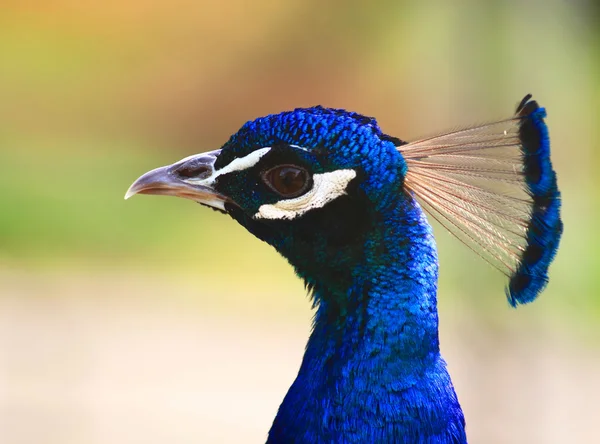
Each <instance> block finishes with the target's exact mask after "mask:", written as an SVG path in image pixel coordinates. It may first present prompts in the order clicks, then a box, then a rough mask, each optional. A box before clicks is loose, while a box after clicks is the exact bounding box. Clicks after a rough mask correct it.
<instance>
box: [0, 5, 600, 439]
mask: <svg viewBox="0 0 600 444" xmlns="http://www.w3.org/2000/svg"><path fill="white" fill-rule="evenodd" d="M593 4H594V3H593V2H591V1H590V2H587V3H586V2H585V1H579V2H571V1H563V0H545V1H542V0H537V1H527V2H525V1H516V0H514V1H509V0H506V1H486V2H481V1H478V0H462V1H443V0H437V1H421V2H409V1H391V0H389V1H385V0H380V1H362V2H361V1H357V0H352V1H341V0H336V1H319V0H293V1H292V0H289V1H275V0H272V1H265V0H262V1H257V0H255V1H242V0H229V1H217V0H204V1H191V0H154V1H150V0H148V1H142V0H130V1H122V0H121V1H117V0H110V1H104V2H95V3H91V2H81V1H78V0H46V1H43V0H39V1H35V0H3V1H2V3H1V5H0V442H1V443H10V444H13V443H15V444H16V443H19V444H20V443H48V444H51V443H52V444H53V443H56V444H67V443H86V444H93V443H111V444H116V443H165V442H168V443H188V442H189V443H191V442H194V443H199V442H202V443H205V442H206V443H237V442H240V443H245V442H248V443H251V442H256V443H258V442H264V439H265V437H266V433H267V431H268V429H269V427H270V424H271V421H272V419H273V418H274V416H275V413H276V410H277V407H278V405H279V403H280V402H281V400H282V399H283V396H284V394H285V392H286V391H287V388H288V386H289V385H290V384H291V382H292V381H293V379H294V376H295V374H296V371H297V369H298V366H299V363H300V359H301V356H302V351H303V347H304V344H305V341H306V338H307V335H308V331H309V326H310V316H311V313H310V309H309V302H308V301H307V298H306V296H305V293H304V290H303V286H302V283H301V282H300V281H299V280H298V279H296V278H295V277H294V275H293V272H292V270H291V269H290V268H289V267H288V265H287V264H286V263H285V261H284V260H283V259H281V258H280V257H279V256H278V255H277V254H276V253H275V252H274V251H272V250H271V249H270V248H269V247H268V246H266V245H264V244H261V243H260V242H259V241H257V240H256V239H254V238H253V237H252V236H251V235H249V234H248V233H246V232H245V231H244V230H243V229H242V228H240V227H239V226H237V225H236V224H235V223H234V222H233V221H231V220H229V219H228V218H226V217H224V216H221V215H219V214H216V213H214V212H211V211H209V210H207V209H205V208H201V207H199V206H198V205H194V204H192V203H190V202H189V201H183V200H178V199H164V198H154V197H145V196H144V197H136V198H134V199H132V200H131V201H127V202H125V201H124V200H123V195H124V193H125V191H126V189H127V187H128V186H129V185H130V184H131V182H132V181H133V180H134V179H135V178H137V177H138V176H139V175H140V174H141V173H143V172H145V171H147V170H149V169H151V168H154V167H156V166H160V165H163V164H167V163H172V162H173V161H175V160H178V159H180V158H181V157H184V156H186V155H189V154H193V153H198V152H201V151H206V150H212V149H215V148H218V147H220V145H221V144H222V143H223V142H225V141H226V140H227V138H228V137H229V135H230V134H231V133H233V132H235V131H236V130H237V129H238V128H239V127H240V126H241V125H242V124H243V123H244V122H245V121H246V120H249V119H252V118H255V117H258V116H261V115H264V114H267V113H273V112H279V111H283V110H288V109H291V108H295V107H301V106H311V105H316V104H322V105H324V106H330V107H341V108H347V109H350V110H355V111H359V112H361V113H363V114H367V115H373V116H376V117H377V118H378V120H379V123H380V124H381V126H382V128H383V129H384V131H385V132H387V133H389V134H393V135H396V136H398V137H400V138H402V139H405V140H411V139H414V138H416V137H419V136H423V135H429V134H433V133H436V132H439V131H442V130H445V129H449V128H452V127H455V126H461V125H465V124H471V123H476V122H482V121H487V120H490V119H496V118H502V117H505V116H508V115H510V113H512V111H513V110H514V106H515V105H516V103H517V102H518V101H519V100H520V99H521V98H522V97H523V96H524V95H525V94H526V93H529V92H531V93H533V95H534V98H535V99H537V100H538V101H539V103H540V104H541V105H542V106H545V107H546V108H547V110H548V119H547V122H548V124H549V127H550V133H551V139H552V149H553V160H554V165H555V167H556V169H557V171H558V175H559V185H560V188H561V191H562V193H563V201H564V210H563V215H564V221H565V234H564V237H563V241H562V244H561V249H560V250H559V254H558V256H557V259H556V262H555V263H554V265H553V266H552V267H551V281H550V285H549V286H548V289H547V290H546V291H545V292H544V293H543V294H542V296H541V297H540V299H539V300H538V301H536V302H535V303H534V304H532V305H531V306H527V307H522V308H519V309H518V310H512V309H510V308H509V307H508V304H507V303H506V300H505V298H504V294H503V288H502V287H503V285H504V281H503V280H502V277H501V276H500V275H499V274H498V273H496V272H495V271H494V270H492V269H490V267H488V266H487V265H486V264H485V263H483V262H482V261H480V260H479V259H478V258H477V257H476V256H475V255H473V254H472V253H470V251H468V250H467V249H466V248H464V247H463V246H462V245H460V243H459V242H458V241H456V240H454V239H452V238H451V237H450V235H448V234H447V233H445V232H444V230H441V229H439V227H437V226H436V234H437V238H438V244H439V249H440V262H441V282H440V289H439V304H440V319H441V343H442V349H443V353H444V355H445V357H446V359H447V361H448V363H449V367H450V370H451V373H452V376H453V378H454V381H455V385H456V388H457V392H458V395H459V399H460V401H461V403H462V405H463V408H464V410H465V415H466V418H467V427H468V428H467V431H468V435H469V437H470V441H471V442H473V443H524V444H531V443H565V442H569V443H588V442H594V441H595V440H596V439H599V438H598V432H597V420H598V417H600V401H599V399H600V382H599V378H598V375H599V374H600V328H599V327H598V325H599V322H600V273H599V268H600V260H599V259H598V258H599V255H598V251H597V250H598V248H600V235H599V230H598V229H597V221H598V220H599V216H600V212H599V210H598V197H599V195H600V179H598V174H597V171H598V168H599V167H600V155H599V153H600V146H599V145H600V143H599V142H598V141H599V140H600V132H599V130H598V119H599V115H598V114H599V113H598V110H599V107H598V103H599V99H600V80H599V79H600V56H599V45H600V22H599V21H598V17H599V15H598V9H594V8H593V7H592V5H593Z"/></svg>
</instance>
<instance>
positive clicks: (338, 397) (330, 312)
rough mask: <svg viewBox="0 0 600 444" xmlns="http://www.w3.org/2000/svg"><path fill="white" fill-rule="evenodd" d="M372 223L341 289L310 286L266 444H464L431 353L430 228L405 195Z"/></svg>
mask: <svg viewBox="0 0 600 444" xmlns="http://www.w3.org/2000/svg"><path fill="white" fill-rule="evenodd" d="M379 214H380V215H379V216H378V217H375V218H374V219H373V220H374V222H373V225H372V226H371V227H370V230H369V232H368V234H367V235H366V242H364V244H363V245H364V247H363V248H364V250H363V251H364V255H363V256H361V257H360V259H358V260H357V263H356V264H355V265H354V267H353V268H352V269H353V270H354V271H353V274H352V276H351V277H350V280H349V281H347V282H343V281H342V282H338V283H337V285H335V284H334V283H333V282H331V280H329V279H327V278H323V279H319V277H316V278H314V280H313V281H310V282H308V284H309V285H310V286H311V287H312V288H313V290H314V297H315V301H316V303H317V304H318V310H317V313H316V316H315V321H314V328H313V332H312V334H311V337H310V339H309V341H308V345H307V348H306V353H305V356H304V360H303V362H302V366H301V368H300V372H299V374H298V377H297V379H296V381H295V382H294V384H293V385H292V387H291V388H290V390H289V392H288V394H287V396H286V397H285V399H284V401H283V404H282V405H281V407H280V409H279V413H278V415H277V417H276V419H275V421H274V423H273V427H272V429H271V431H270V433H269V440H268V442H270V443H283V442H285V443H293V442H311V443H313V442H338V440H339V439H340V437H343V442H349V443H350V442H361V443H362V442H410V443H412V442H425V441H426V442H436V443H463V442H466V436H465V432H464V418H463V413H462V411H461V409H460V406H459V404H458V401H457V398H456V394H455V392H454V388H453V386H452V383H451V381H450V376H449V375H448V372H447V370H446V364H445V362H444V361H443V359H442V358H441V356H440V353H439V342H438V315H437V308H436V289H437V288H436V287H437V284H436V283H437V254H436V249H435V243H434V239H433V234H432V232H431V228H430V226H429V224H428V223H427V221H426V219H425V216H424V214H423V212H422V211H421V209H420V207H419V206H418V204H417V203H416V201H414V200H413V198H412V197H411V196H408V195H406V194H404V193H400V194H399V195H398V199H397V201H396V202H395V204H392V205H390V206H389V208H388V209H386V210H385V212H384V213H383V214H382V213H379ZM382 245H383V246H385V247H384V248H382ZM298 271H299V273H300V274H302V270H298ZM424 440H425V441H424Z"/></svg>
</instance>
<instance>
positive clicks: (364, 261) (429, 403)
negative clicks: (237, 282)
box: [127, 96, 562, 444]
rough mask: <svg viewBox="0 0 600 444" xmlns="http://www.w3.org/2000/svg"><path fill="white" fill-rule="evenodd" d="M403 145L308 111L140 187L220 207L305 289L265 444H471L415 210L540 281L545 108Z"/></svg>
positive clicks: (528, 106) (555, 206)
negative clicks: (307, 316)
mask: <svg viewBox="0 0 600 444" xmlns="http://www.w3.org/2000/svg"><path fill="white" fill-rule="evenodd" d="M529 99H530V96H527V97H526V98H525V99H524V100H523V101H522V103H521V104H520V105H519V106H518V108H517V114H516V116H514V117H512V118H510V119H506V120H503V121H500V122H495V123H491V124H487V125H481V126H476V127H472V128H467V129H465V130H460V131H455V132H451V133H447V134H443V135H441V136H437V137H432V138H428V139H423V140H420V141H416V142H412V143H406V142H403V141H401V140H400V139H398V138H395V137H391V136H389V135H386V134H384V133H383V132H382V131H381V129H380V128H379V126H378V125H377V122H376V121H375V119H372V118H369V117H365V116H361V115H359V114H356V113H351V112H347V111H344V110H335V109H327V108H322V107H314V108H307V109H296V110H294V111H291V112H285V113H281V114H276V115H270V116H266V117H262V118H259V119H256V120H254V121H251V122H248V123H246V124H245V125H244V126H243V127H242V128H241V129H240V130H239V131H238V132H237V133H236V134H234V135H233V136H232V137H231V138H230V140H229V141H228V142H227V143H226V144H225V145H224V146H223V147H222V148H221V149H220V150H217V151H214V152H211V153H207V154H202V155H198V156H191V157H189V158H186V159H183V160H182V161H180V162H177V163H175V164H173V165H169V166H167V167H162V168H158V169H156V170H153V171H151V172H149V173H147V174H145V175H144V176H142V177H141V178H140V179H138V181H136V182H135V183H134V184H133V185H132V187H131V188H130V190H129V191H128V193H127V196H130V195H133V194H136V193H148V194H169V195H175V196H180V197H185V198H188V199H193V200H196V201H198V202H200V203H202V204H204V205H207V206H210V207H213V208H215V209H217V210H219V211H222V212H225V213H228V214H229V215H230V216H231V217H233V218H234V219H235V220H237V221H238V222H239V223H240V224H241V225H242V226H244V227H245V228H246V229H248V231H250V232H251V233H253V234H254V235H255V236H257V237H258V238H260V239H262V240H264V241H265V242H268V243H269V244H271V245H272V246H273V247H275V248H276V249H277V251H278V252H279V253H281V254H282V255H283V256H284V257H285V258H287V260H288V261H289V262H290V264H291V265H292V266H293V267H294V268H295V270H296V272H297V274H298V275H299V276H300V277H301V278H302V279H303V280H304V281H305V283H306V286H307V287H308V288H309V290H310V292H311V295H312V298H313V301H314V305H315V307H316V314H315V318H314V324H313V329H312V332H311V335H310V338H309V340H308V344H307V346H306V352H305V355H304V358H303V360H302V364H301V367H300V370H299V372H298V376H297V378H296V380H295V381H294V383H293V384H292V386H291V388H290V390H289V392H288V393H287V395H286V396H285V399H284V400H283V403H282V404H281V406H280V408H279V411H278V413H277V416H276V418H275V420H274V422H273V425H272V427H271V430H270V432H269V435H268V442H269V443H441V444H449V443H466V441H467V438H466V433H465V421H464V417H463V413H462V410H461V408H460V405H459V402H458V399H457V397H456V393H455V391H454V387H453V386H452V382H451V379H450V375H449V374H448V371H447V369H446V364H445V362H444V360H443V359H442V356H441V354H440V349H439V340H438V314H437V306H436V303H437V302H436V301H437V300H436V292H437V275H438V261H437V252H436V246H435V241H434V238H433V233H432V229H431V227H430V225H429V224H428V222H427V219H426V217H425V213H424V212H423V211H422V210H421V206H420V205H419V201H420V202H421V203H422V204H423V206H424V208H425V209H427V210H428V211H429V212H430V214H431V215H432V216H434V217H435V218H437V219H438V220H439V221H440V222H441V223H442V224H443V225H444V226H446V227H447V228H448V229H450V230H451V232H453V233H454V234H455V235H456V236H457V237H459V239H461V240H462V241H463V242H465V243H466V244H467V245H468V246H470V247H471V248H473V250H475V251H476V252H477V253H478V254H480V255H481V256H482V257H483V258H484V259H486V260H488V261H489V262H490V263H492V264H493V265H495V266H496V267H497V268H499V269H500V270H501V271H503V272H504V273H505V274H506V275H507V276H508V277H509V284H508V289H507V294H508V298H509V302H510V303H511V304H512V305H513V306H514V305H516V304H519V303H526V302H530V301H532V300H533V299H535V297H536V296H537V295H538V294H539V292H540V291H541V290H542V288H543V287H544V285H545V284H546V282H547V280H548V266H549V264H550V262H551V261H552V259H553V257H554V255H555V253H556V249H557V248H558V243H559V239H560V236H561V233H562V223H561V220H560V214H559V209H560V195H559V192H558V188H557V184H556V174H555V173H554V171H553V169H552V165H551V163H550V145H549V138H548V131H547V128H546V125H545V123H544V117H545V111H544V109H543V108H540V107H539V106H538V105H537V103H536V102H534V101H530V100H529Z"/></svg>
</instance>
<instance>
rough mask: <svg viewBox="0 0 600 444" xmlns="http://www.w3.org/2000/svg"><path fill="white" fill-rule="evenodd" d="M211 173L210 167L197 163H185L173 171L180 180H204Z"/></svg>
mask: <svg viewBox="0 0 600 444" xmlns="http://www.w3.org/2000/svg"><path fill="white" fill-rule="evenodd" d="M211 173H212V167H211V166H209V165H206V164H204V163H200V162H198V161H192V162H188V163H185V164H183V165H181V166H180V167H179V168H177V169H176V170H175V171H174V174H175V175H176V176H177V177H179V178H180V179H192V178H193V179H204V178H206V177H208V176H210V175H211Z"/></svg>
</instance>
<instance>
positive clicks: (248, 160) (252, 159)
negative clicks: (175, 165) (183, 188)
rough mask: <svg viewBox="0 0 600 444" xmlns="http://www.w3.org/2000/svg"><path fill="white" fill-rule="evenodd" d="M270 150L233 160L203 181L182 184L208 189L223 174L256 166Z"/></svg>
mask: <svg viewBox="0 0 600 444" xmlns="http://www.w3.org/2000/svg"><path fill="white" fill-rule="evenodd" d="M270 150H271V147H266V148H260V149H258V150H255V151H252V152H251V153H250V154H248V155H247V156H244V157H239V158H237V159H233V160H232V161H231V163H229V164H227V165H225V166H224V167H223V168H221V169H220V170H216V171H213V173H212V174H211V175H210V176H209V177H206V178H204V179H194V178H191V179H186V180H184V182H187V183H190V184H193V185H203V186H207V187H210V186H211V185H212V184H213V183H214V182H215V180H217V177H219V176H222V175H224V174H229V173H233V172H234V171H243V170H247V169H248V168H252V167H253V166H254V165H256V164H257V163H258V161H259V160H260V159H261V157H262V156H264V155H265V154H267V153H268V152H269V151H270ZM192 157H194V156H192ZM187 159H189V158H186V159H184V160H183V161H185V160H187ZM183 161H180V162H183Z"/></svg>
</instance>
